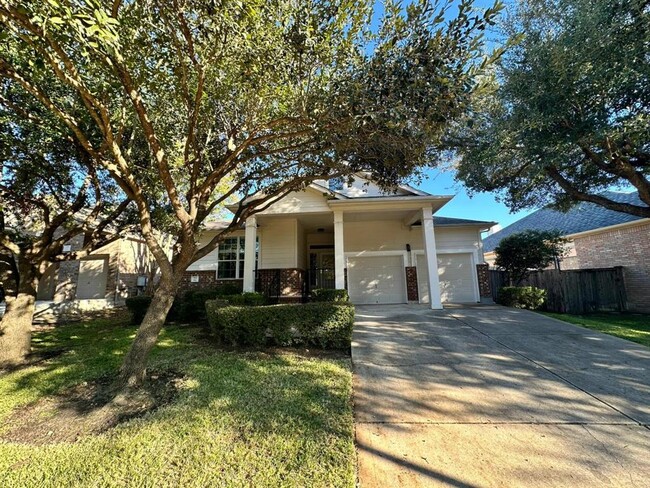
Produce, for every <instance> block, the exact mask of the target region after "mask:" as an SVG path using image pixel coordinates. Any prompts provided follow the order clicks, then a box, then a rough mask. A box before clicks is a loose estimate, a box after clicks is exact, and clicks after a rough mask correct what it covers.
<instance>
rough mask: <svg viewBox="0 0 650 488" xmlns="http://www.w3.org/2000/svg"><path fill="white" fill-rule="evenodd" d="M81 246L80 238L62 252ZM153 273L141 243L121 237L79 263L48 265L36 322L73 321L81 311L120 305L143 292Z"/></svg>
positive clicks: (136, 237)
mask: <svg viewBox="0 0 650 488" xmlns="http://www.w3.org/2000/svg"><path fill="white" fill-rule="evenodd" d="M82 246H83V235H78V236H76V237H74V238H72V239H71V240H70V241H68V242H67V243H66V244H65V245H64V248H63V251H64V252H74V251H78V250H79V249H81V248H82ZM153 270H155V267H154V261H153V259H152V257H151V255H150V253H149V251H148V249H147V246H146V244H145V242H144V240H143V239H142V238H140V237H138V236H133V235H128V236H123V237H120V238H118V239H116V240H114V241H112V242H110V243H108V244H106V245H105V246H102V247H100V248H98V249H96V250H94V251H93V252H91V253H90V254H89V255H88V256H87V257H85V258H83V259H79V260H70V261H62V262H59V263H55V264H53V265H51V266H50V267H49V268H48V269H47V270H46V271H45V273H44V275H43V277H42V278H41V280H40V283H39V287H38V293H37V297H36V298H37V302H36V313H35V320H38V321H46V322H49V321H56V320H60V319H71V318H74V317H75V315H76V314H77V313H79V312H80V311H87V310H100V309H104V308H110V307H113V306H115V305H123V304H124V299H125V298H127V297H129V296H134V295H137V294H138V293H140V292H142V291H144V288H145V287H146V285H147V281H148V280H149V279H150V276H151V275H152V271H153Z"/></svg>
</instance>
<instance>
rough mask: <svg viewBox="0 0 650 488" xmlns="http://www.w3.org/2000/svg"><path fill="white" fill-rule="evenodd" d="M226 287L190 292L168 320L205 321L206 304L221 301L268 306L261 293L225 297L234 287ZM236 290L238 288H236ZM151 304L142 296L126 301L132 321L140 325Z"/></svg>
mask: <svg viewBox="0 0 650 488" xmlns="http://www.w3.org/2000/svg"><path fill="white" fill-rule="evenodd" d="M228 286H229V285H225V286H224V287H220V288H212V289H209V290H188V291H186V292H185V293H184V294H183V295H182V296H181V297H178V296H177V297H176V298H175V299H174V304H173V305H172V308H171V310H170V311H169V313H168V314H167V319H168V320H172V321H173V320H180V321H183V322H200V321H205V318H206V315H205V302H207V301H208V300H215V299H219V300H220V301H225V303H227V304H230V305H238V306H246V307H254V306H259V305H265V304H266V297H265V296H264V295H262V294H261V293H255V292H248V293H241V292H240V293H237V294H233V295H224V294H223V293H222V292H223V291H232V288H233V287H232V286H230V287H229V288H228ZM234 288H235V289H236V287H234ZM150 304H151V297H150V296H146V295H140V296H137V297H131V298H127V299H126V308H128V309H129V311H130V312H131V321H132V323H133V324H135V325H138V324H140V323H141V322H142V319H143V318H144V316H145V314H146V313H147V309H148V308H149V305H150Z"/></svg>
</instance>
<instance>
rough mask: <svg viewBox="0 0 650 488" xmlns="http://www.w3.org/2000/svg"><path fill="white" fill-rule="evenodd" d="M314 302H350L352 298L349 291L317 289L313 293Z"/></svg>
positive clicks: (312, 299)
mask: <svg viewBox="0 0 650 488" xmlns="http://www.w3.org/2000/svg"><path fill="white" fill-rule="evenodd" d="M311 301H312V302H349V301H350V297H349V295H348V291H347V290H335V289H333V288H315V289H313V290H312V291H311Z"/></svg>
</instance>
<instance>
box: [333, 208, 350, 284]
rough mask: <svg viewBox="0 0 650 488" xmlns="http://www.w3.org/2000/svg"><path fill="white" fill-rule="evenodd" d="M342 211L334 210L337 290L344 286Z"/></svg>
mask: <svg viewBox="0 0 650 488" xmlns="http://www.w3.org/2000/svg"><path fill="white" fill-rule="evenodd" d="M343 230H344V223H343V212H340V211H336V212H334V286H335V287H336V288H337V289H338V290H342V289H344V288H345V268H346V266H347V263H346V261H345V238H344V235H343Z"/></svg>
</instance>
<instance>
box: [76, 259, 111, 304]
mask: <svg viewBox="0 0 650 488" xmlns="http://www.w3.org/2000/svg"><path fill="white" fill-rule="evenodd" d="M107 275H108V266H106V260H105V259H85V260H82V261H80V262H79V280H78V281H77V294H76V298H77V299H79V300H83V299H89V298H104V297H105V294H106V278H107Z"/></svg>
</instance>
